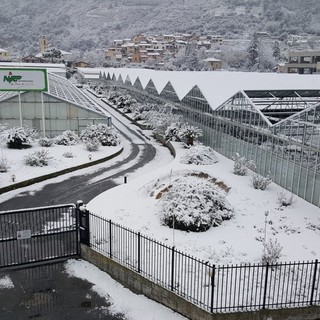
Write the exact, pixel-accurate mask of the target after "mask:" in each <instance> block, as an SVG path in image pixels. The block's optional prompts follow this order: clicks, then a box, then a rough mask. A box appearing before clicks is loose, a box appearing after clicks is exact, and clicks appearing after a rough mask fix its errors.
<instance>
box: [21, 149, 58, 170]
mask: <svg viewBox="0 0 320 320" xmlns="http://www.w3.org/2000/svg"><path fill="white" fill-rule="evenodd" d="M50 159H52V157H50V156H49V152H48V150H43V149H42V150H38V151H34V152H32V153H29V154H27V155H26V156H25V157H24V163H25V164H26V165H28V166H32V167H43V166H47V165H48V163H49V160H50Z"/></svg>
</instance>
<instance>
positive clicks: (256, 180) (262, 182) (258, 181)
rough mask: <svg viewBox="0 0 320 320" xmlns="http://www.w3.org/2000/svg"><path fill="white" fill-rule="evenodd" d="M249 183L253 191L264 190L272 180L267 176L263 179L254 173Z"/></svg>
mask: <svg viewBox="0 0 320 320" xmlns="http://www.w3.org/2000/svg"><path fill="white" fill-rule="evenodd" d="M251 181H252V185H253V187H254V188H255V189H259V190H265V189H266V187H267V185H268V184H270V183H271V182H272V179H271V177H270V176H269V175H267V176H266V177H264V176H262V175H260V174H258V173H255V174H253V176H252V178H251Z"/></svg>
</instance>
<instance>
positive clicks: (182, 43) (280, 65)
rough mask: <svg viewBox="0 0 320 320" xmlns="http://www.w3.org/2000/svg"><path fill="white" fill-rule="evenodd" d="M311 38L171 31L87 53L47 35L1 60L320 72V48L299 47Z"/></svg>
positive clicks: (0, 55)
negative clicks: (33, 48) (33, 49)
mask: <svg viewBox="0 0 320 320" xmlns="http://www.w3.org/2000/svg"><path fill="white" fill-rule="evenodd" d="M308 41H309V40H308V38H307V37H302V36H297V35H291V36H290V37H289V40H288V41H287V45H288V46H289V48H292V49H290V50H283V48H281V45H280V43H279V42H278V41H276V40H273V39H272V38H271V37H270V35H269V34H268V33H267V32H256V33H255V34H254V36H253V38H252V40H251V41H249V40H239V39H226V38H224V37H223V36H221V35H209V34H208V35H194V34H190V33H172V34H164V35H144V34H136V35H134V36H133V37H131V38H124V39H115V40H113V41H112V42H111V43H110V45H109V47H108V48H105V49H99V50H94V51H93V52H89V53H87V54H84V55H82V56H81V55H80V54H78V53H77V52H74V51H71V52H68V51H65V50H61V49H60V48H56V47H55V46H53V45H52V44H51V43H49V40H48V39H47V37H46V36H45V35H43V36H41V37H40V39H39V44H38V47H39V52H38V53H37V54H35V55H33V54H28V55H25V56H20V55H17V54H15V53H12V52H10V51H9V50H6V49H1V48H0V62H22V63H64V64H65V65H66V67H68V68H71V69H77V68H86V67H115V68H119V67H133V68H136V67H139V68H146V69H156V70H181V71H182V70H185V71H186V70H189V71H219V70H229V71H260V72H278V73H299V74H313V73H319V72H320V64H319V62H320V50H319V49H316V48H315V49H313V50H310V49H309V50H308V49H304V50H302V49H301V50H299V49H295V48H299V47H301V46H302V47H303V45H304V44H306V43H307V42H308Z"/></svg>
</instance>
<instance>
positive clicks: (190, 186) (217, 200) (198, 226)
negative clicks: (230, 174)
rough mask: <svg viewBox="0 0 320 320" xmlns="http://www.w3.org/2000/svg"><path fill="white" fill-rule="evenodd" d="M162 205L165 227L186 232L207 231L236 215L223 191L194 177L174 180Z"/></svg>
mask: <svg viewBox="0 0 320 320" xmlns="http://www.w3.org/2000/svg"><path fill="white" fill-rule="evenodd" d="M159 205H160V211H159V213H160V217H161V221H162V223H163V224H164V225H167V226H169V227H170V228H172V227H173V226H174V228H175V229H179V230H185V231H194V232H201V231H206V230H208V229H209V228H210V227H211V226H214V227H216V226H219V225H220V224H221V223H222V221H224V220H229V219H231V218H232V217H233V215H234V214H233V209H232V208H231V206H230V205H229V203H228V201H227V199H226V196H225V194H224V193H223V191H221V190H220V189H218V187H217V186H216V185H214V184H213V183H212V182H210V181H208V180H207V179H201V178H198V177H193V176H187V177H180V178H178V179H176V180H174V181H173V182H172V184H171V185H170V186H169V187H167V190H166V192H163V194H162V197H161V198H160V203H159Z"/></svg>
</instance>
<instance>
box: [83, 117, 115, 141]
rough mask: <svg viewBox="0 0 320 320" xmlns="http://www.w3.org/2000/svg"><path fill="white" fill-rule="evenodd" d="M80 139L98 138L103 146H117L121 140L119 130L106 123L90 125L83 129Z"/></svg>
mask: <svg viewBox="0 0 320 320" xmlns="http://www.w3.org/2000/svg"><path fill="white" fill-rule="evenodd" d="M80 139H81V140H82V141H83V142H87V141H89V140H97V141H99V142H100V143H101V144H102V145H103V146H116V145H118V144H119V141H120V139H119V137H118V134H117V132H116V131H115V130H114V129H111V128H110V127H108V125H106V124H104V123H98V124H97V125H96V124H92V125H88V126H87V128H86V129H84V130H82V131H81V133H80Z"/></svg>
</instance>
